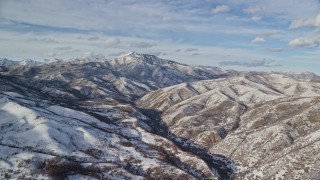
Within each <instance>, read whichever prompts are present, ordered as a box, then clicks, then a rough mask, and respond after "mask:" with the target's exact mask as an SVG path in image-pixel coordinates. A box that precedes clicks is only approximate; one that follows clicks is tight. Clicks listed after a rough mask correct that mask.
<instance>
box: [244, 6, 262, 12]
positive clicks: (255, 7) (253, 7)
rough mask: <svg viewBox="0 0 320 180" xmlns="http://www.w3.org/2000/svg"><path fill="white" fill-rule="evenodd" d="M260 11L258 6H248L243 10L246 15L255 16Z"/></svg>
mask: <svg viewBox="0 0 320 180" xmlns="http://www.w3.org/2000/svg"><path fill="white" fill-rule="evenodd" d="M261 11H262V8H260V7H258V6H250V7H248V8H246V9H244V10H243V12H245V13H247V14H256V13H259V12H261Z"/></svg>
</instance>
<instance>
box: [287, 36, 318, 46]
mask: <svg viewBox="0 0 320 180" xmlns="http://www.w3.org/2000/svg"><path fill="white" fill-rule="evenodd" d="M319 43H320V39H319V38H311V39H306V38H296V39H292V40H290V41H289V43H288V44H289V45H290V46H292V47H305V46H313V47H316V46H319Z"/></svg>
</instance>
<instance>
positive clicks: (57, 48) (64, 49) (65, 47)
mask: <svg viewBox="0 0 320 180" xmlns="http://www.w3.org/2000/svg"><path fill="white" fill-rule="evenodd" d="M55 49H56V50H60V51H70V50H72V47H71V46H62V47H56V48H55Z"/></svg>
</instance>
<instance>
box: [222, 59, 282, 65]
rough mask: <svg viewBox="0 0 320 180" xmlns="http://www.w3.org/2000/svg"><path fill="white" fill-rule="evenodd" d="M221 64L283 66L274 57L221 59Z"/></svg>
mask: <svg viewBox="0 0 320 180" xmlns="http://www.w3.org/2000/svg"><path fill="white" fill-rule="evenodd" d="M219 65H220V66H244V67H259V66H262V67H275V66H281V65H280V64H277V63H276V62H275V60H273V59H265V58H264V59H261V60H253V61H244V62H241V61H221V62H219Z"/></svg>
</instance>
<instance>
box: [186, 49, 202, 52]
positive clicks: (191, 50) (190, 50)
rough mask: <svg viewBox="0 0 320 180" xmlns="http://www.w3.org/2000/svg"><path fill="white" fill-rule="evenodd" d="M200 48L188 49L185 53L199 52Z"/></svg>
mask: <svg viewBox="0 0 320 180" xmlns="http://www.w3.org/2000/svg"><path fill="white" fill-rule="evenodd" d="M198 50H199V49H198V48H187V49H186V50H184V51H185V52H193V51H198Z"/></svg>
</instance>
